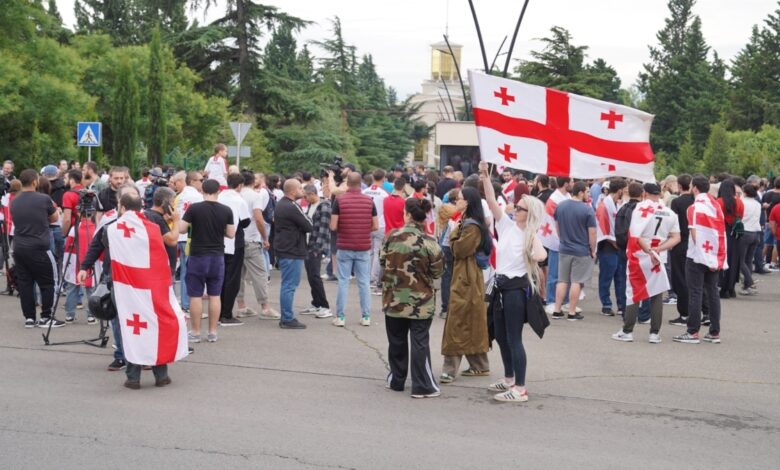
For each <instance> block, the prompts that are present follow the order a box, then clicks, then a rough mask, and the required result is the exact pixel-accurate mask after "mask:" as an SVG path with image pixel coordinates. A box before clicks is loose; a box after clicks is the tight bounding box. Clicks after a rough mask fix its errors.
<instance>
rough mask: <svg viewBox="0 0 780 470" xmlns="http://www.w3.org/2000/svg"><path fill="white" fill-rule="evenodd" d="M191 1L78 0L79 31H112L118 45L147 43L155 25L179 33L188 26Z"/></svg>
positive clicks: (165, 30) (167, 32) (77, 17)
mask: <svg viewBox="0 0 780 470" xmlns="http://www.w3.org/2000/svg"><path fill="white" fill-rule="evenodd" d="M186 4H187V0H76V3H75V7H74V10H75V14H76V24H77V32H79V33H81V34H108V35H109V36H111V39H112V40H113V42H114V44H116V45H130V44H144V43H146V42H148V41H149V40H150V37H151V32H152V29H153V28H154V27H160V28H161V29H162V31H163V32H164V33H165V34H168V35H171V34H177V33H180V32H182V31H184V29H185V28H186V27H187V15H186Z"/></svg>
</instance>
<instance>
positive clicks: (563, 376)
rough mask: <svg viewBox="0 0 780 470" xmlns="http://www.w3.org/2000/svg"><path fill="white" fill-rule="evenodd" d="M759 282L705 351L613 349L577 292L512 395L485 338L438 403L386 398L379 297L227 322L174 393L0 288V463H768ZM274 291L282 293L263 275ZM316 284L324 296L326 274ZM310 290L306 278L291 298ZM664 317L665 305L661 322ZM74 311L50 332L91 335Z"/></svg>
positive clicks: (768, 387) (175, 369)
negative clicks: (338, 316)
mask: <svg viewBox="0 0 780 470" xmlns="http://www.w3.org/2000/svg"><path fill="white" fill-rule="evenodd" d="M760 280H761V284H760V285H759V290H760V292H761V293H760V295H758V296H756V297H749V298H742V299H739V300H727V301H724V302H723V312H724V313H723V317H724V318H723V326H722V338H723V343H722V344H719V345H712V344H704V343H703V344H700V345H686V344H677V343H673V342H672V341H671V338H672V336H673V335H674V334H677V332H679V331H681V328H680V327H673V326H670V325H668V324H665V325H664V327H663V328H662V331H661V336H662V338H663V343H662V344H660V345H653V344H649V343H647V342H646V340H647V330H648V326H649V325H639V326H638V327H637V329H636V331H635V333H634V334H635V338H636V341H635V342H634V343H629V344H626V343H618V342H615V341H612V340H611V339H610V335H611V334H612V333H614V332H615V331H617V329H618V328H619V320H618V319H616V318H608V317H602V316H601V315H599V314H598V313H596V312H597V311H598V310H597V307H599V305H598V301H597V300H596V295H595V293H594V292H593V290H592V288H591V289H588V299H587V300H586V301H585V304H584V307H585V312H584V313H585V316H586V318H585V320H584V321H582V322H577V323H570V322H567V321H555V322H553V324H552V325H551V327H550V328H549V329H548V330H547V333H546V335H545V338H544V340H539V339H538V338H537V337H536V336H534V335H533V333H532V332H531V331H530V330H527V331H526V332H525V335H524V339H525V341H526V348H527V351H528V357H529V368H528V381H527V386H528V389H529V394H530V400H529V401H528V402H527V403H525V404H499V403H497V402H494V401H493V400H492V399H491V394H490V393H488V392H487V391H486V388H485V387H486V386H487V385H488V383H490V381H491V380H495V379H496V378H498V377H500V376H501V373H502V372H503V371H502V366H501V360H500V357H499V355H498V350H497V348H496V349H495V350H494V351H492V352H491V353H490V360H491V366H492V367H491V368H492V376H491V377H479V378H467V377H459V378H458V379H457V380H456V382H455V383H454V384H452V385H447V386H442V390H443V393H442V396H441V397H440V398H435V399H425V400H414V399H411V398H410V397H409V393H410V386H409V385H407V392H406V393H398V392H392V391H389V390H386V389H385V388H384V377H385V374H386V355H387V353H386V345H387V342H386V338H385V331H384V323H383V317H382V314H381V312H380V308H379V299H378V297H373V298H372V301H373V305H374V308H373V312H374V316H373V321H374V323H373V324H372V325H371V327H361V326H360V325H359V324H358V320H359V318H358V314H357V313H356V312H357V310H354V309H353V310H351V311H350V312H348V314H347V327H346V328H343V329H342V328H335V327H333V326H331V324H330V321H329V320H315V319H314V318H307V317H302V320H303V321H304V322H305V323H307V324H308V326H309V328H308V329H307V330H305V331H290V330H280V329H279V328H278V326H277V324H276V322H274V321H267V320H266V321H263V320H258V319H248V320H247V322H246V324H245V325H244V326H241V327H233V328H223V329H221V330H220V340H219V342H217V343H215V344H205V343H202V344H199V345H196V352H195V354H194V355H192V356H190V357H189V358H187V359H186V360H184V361H182V362H179V363H177V364H174V365H172V366H171V367H170V375H171V377H172V379H173V384H172V385H171V386H168V387H165V388H162V389H159V388H156V387H154V386H153V378H152V375H151V372H144V374H143V376H142V386H143V388H142V389H141V390H140V391H132V390H128V389H126V388H124V387H122V383H123V381H124V373H122V372H108V371H106V366H107V365H108V363H109V362H110V361H111V348H110V347H108V348H106V349H98V348H93V347H89V346H85V345H77V346H44V345H43V342H42V339H41V330H39V329H32V330H28V329H24V328H23V327H22V315H21V313H20V309H19V304H18V299H16V298H11V297H5V296H2V297H0V312H2V314H0V468H2V469H36V470H41V469H91V468H142V467H145V468H149V469H157V468H187V469H201V468H203V469H214V468H230V469H244V468H247V469H249V468H252V469H256V468H272V469H288V468H289V469H303V468H355V469H383V468H392V469H404V468H409V469H418V468H420V469H423V468H424V469H432V468H447V469H458V468H463V469H473V468H491V467H492V468H508V467H509V466H513V467H514V468H625V467H632V468H685V469H698V468H702V469H712V468H740V469H749V468H767V469H769V468H772V469H776V468H779V467H780V406H778V405H780V378H778V377H779V374H778V372H780V366H779V365H778V364H780V361H778V358H779V356H780V355H779V354H778V351H779V350H780V347H779V346H780V319H778V313H780V309H778V305H780V274H777V273H775V274H773V275H770V276H761V277H760ZM591 287H592V286H591ZM271 290H272V298H273V299H275V300H278V273H276V272H274V279H273V281H272V289H271ZM327 290H328V295H329V299H330V300H331V302H332V303H333V304H334V305H335V297H336V293H335V292H336V284H335V283H327ZM308 295H309V294H308V286H306V281H305V279H304V280H303V283H302V287H301V288H300V289H299V290H298V294H297V295H296V306H297V307H299V308H303V307H305V306H306V304H307V302H308V299H309V297H308ZM251 305H255V304H254V303H253V302H250V306H251ZM356 305H357V292H356V286H354V284H353V286H352V287H351V292H350V306H351V307H353V308H354V307H355V306H356ZM274 306H275V307H277V308H278V304H277V303H276V302H275V303H274ZM675 313H676V312H675V311H674V307H673V306H666V307H665V318H664V321H665V322H666V320H668V319H670V318H673V317H674V316H676V315H675ZM78 315H79V317H78V319H77V322H76V323H75V324H73V325H68V326H66V327H64V328H60V329H57V330H54V332H53V334H52V340H54V341H64V340H75V339H82V338H88V337H91V336H94V334H95V333H96V330H97V328H96V327H94V326H89V325H86V323H85V321H84V317H83V312H79V314H78ZM60 316H62V315H60ZM443 324H444V322H443V321H442V320H440V319H438V318H437V319H436V320H435V321H434V326H433V329H432V344H431V349H432V351H433V362H434V372H435V373H438V372H440V370H441V369H440V367H441V356H440V355H439V352H440V340H441V331H442V326H443Z"/></svg>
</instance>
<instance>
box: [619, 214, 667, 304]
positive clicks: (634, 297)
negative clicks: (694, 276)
mask: <svg viewBox="0 0 780 470" xmlns="http://www.w3.org/2000/svg"><path fill="white" fill-rule="evenodd" d="M663 209H664V205H663V204H661V203H660V202H654V201H651V200H649V199H648V200H645V201H642V202H640V203H639V204H637V205H636V207H635V208H634V212H633V214H632V215H631V225H630V226H629V229H628V246H627V247H626V257H627V258H628V261H627V264H626V275H627V278H628V282H627V283H626V305H633V304H637V303H639V302H641V301H643V300H645V299H649V298H650V297H652V296H654V295H657V294H661V293H663V292H666V291H668V290H669V278H668V277H667V276H666V268H665V267H664V264H663V262H661V259H660V258H658V257H657V256H656V255H655V253H645V252H644V251H642V248H641V247H640V246H639V239H640V238H641V236H642V233H643V232H644V231H645V228H647V224H648V223H650V222H651V221H652V220H653V219H654V218H653V214H654V213H655V212H656V211H660V210H663ZM659 244H660V240H657V239H656V240H653V241H652V246H657V245H659ZM653 258H656V259H657V260H658V264H657V265H655V266H654V265H653Z"/></svg>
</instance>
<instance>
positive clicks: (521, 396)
mask: <svg viewBox="0 0 780 470" xmlns="http://www.w3.org/2000/svg"><path fill="white" fill-rule="evenodd" d="M493 399H494V400H496V401H503V402H516V403H522V402H526V401H528V392H527V391H526V392H523V393H520V392H518V391H517V390H515V389H514V388H513V389H511V390H509V391H506V392H504V393H499V394H498V395H493Z"/></svg>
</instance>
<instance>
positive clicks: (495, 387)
mask: <svg viewBox="0 0 780 470" xmlns="http://www.w3.org/2000/svg"><path fill="white" fill-rule="evenodd" d="M513 382H514V381H513ZM514 385H515V384H514V383H511V384H508V383H506V380H504V379H500V380H498V381H496V382H493V383H492V384H490V385H488V392H506V391H509V389H510V388H512V387H514Z"/></svg>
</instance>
